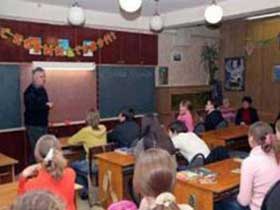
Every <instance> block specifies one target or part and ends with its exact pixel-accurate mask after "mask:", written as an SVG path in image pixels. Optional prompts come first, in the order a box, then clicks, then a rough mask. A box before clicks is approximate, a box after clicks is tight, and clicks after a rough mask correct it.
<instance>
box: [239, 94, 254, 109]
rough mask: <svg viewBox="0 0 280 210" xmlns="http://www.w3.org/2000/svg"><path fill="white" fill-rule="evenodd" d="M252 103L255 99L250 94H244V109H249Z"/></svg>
mask: <svg viewBox="0 0 280 210" xmlns="http://www.w3.org/2000/svg"><path fill="white" fill-rule="evenodd" d="M252 103H253V100H252V98H251V97H250V96H244V97H243V98H242V108H243V109H248V108H249V107H250V106H251V104H252Z"/></svg>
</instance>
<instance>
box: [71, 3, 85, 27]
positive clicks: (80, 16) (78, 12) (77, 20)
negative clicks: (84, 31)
mask: <svg viewBox="0 0 280 210" xmlns="http://www.w3.org/2000/svg"><path fill="white" fill-rule="evenodd" d="M85 20H86V17H85V13H84V10H83V8H82V7H80V6H79V4H78V3H77V2H76V3H75V4H73V5H72V7H71V8H70V9H69V13H68V22H69V23H70V24H71V25H74V26H80V25H83V24H84V23H85Z"/></svg>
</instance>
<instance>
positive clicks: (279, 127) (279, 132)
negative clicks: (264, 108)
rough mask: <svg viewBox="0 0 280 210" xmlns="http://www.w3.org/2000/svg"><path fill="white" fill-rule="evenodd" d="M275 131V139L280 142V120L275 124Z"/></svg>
mask: <svg viewBox="0 0 280 210" xmlns="http://www.w3.org/2000/svg"><path fill="white" fill-rule="evenodd" d="M275 130H276V136H277V139H278V140H279V141H280V119H279V120H277V122H276V124H275Z"/></svg>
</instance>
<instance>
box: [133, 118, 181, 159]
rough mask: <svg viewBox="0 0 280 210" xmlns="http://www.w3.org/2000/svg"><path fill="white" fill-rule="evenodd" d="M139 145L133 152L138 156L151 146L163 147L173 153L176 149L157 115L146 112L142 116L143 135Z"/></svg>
mask: <svg viewBox="0 0 280 210" xmlns="http://www.w3.org/2000/svg"><path fill="white" fill-rule="evenodd" d="M139 139H140V140H138V142H137V145H136V146H135V147H134V148H133V153H134V155H135V156H136V157H138V156H139V154H140V152H142V151H143V150H147V149H149V148H161V149H164V150H166V151H168V152H169V154H171V155H173V154H175V152H176V149H175V147H174V145H173V143H172V141H171V139H170V138H169V136H168V135H167V134H166V133H165V132H164V130H163V128H162V127H161V125H160V123H159V120H158V118H157V116H155V115H154V114H146V115H145V116H144V117H143V118H142V123H141V135H140V138H139Z"/></svg>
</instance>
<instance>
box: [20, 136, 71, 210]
mask: <svg viewBox="0 0 280 210" xmlns="http://www.w3.org/2000/svg"><path fill="white" fill-rule="evenodd" d="M34 155H35V158H36V160H37V162H38V163H37V164H35V165H31V166H28V167H27V168H25V169H24V170H23V172H22V173H21V175H20V178H19V189H18V193H19V194H20V195H21V194H24V193H25V192H28V191H31V190H47V191H50V192H52V193H54V194H55V195H57V196H58V197H59V198H61V199H62V200H63V201H64V202H65V204H66V210H75V205H74V185H75V172H74V171H73V170H72V169H71V168H68V167H67V161H66V160H65V158H64V157H63V154H62V151H61V148H60V144H59V141H58V140H57V138H56V137H55V136H53V135H44V136H42V137H41V138H40V139H39V140H38V142H37V144H36V147H35V152H34Z"/></svg>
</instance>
